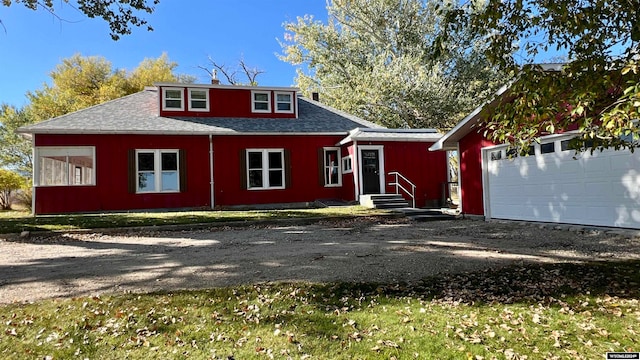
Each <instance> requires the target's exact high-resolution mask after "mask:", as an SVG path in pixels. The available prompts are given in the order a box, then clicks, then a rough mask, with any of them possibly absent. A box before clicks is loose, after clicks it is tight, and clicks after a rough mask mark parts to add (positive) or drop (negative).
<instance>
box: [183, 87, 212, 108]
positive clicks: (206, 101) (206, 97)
mask: <svg viewBox="0 0 640 360" xmlns="http://www.w3.org/2000/svg"><path fill="white" fill-rule="evenodd" d="M193 91H204V94H205V97H204V101H205V105H206V106H205V107H204V109H202V108H194V107H192V106H191V101H192V100H193V99H192V98H191V93H192V92H193ZM188 93H189V96H188V97H189V106H188V108H189V111H202V112H206V111H209V89H200V88H197V89H193V88H190V89H188ZM198 101H202V100H201V99H198Z"/></svg>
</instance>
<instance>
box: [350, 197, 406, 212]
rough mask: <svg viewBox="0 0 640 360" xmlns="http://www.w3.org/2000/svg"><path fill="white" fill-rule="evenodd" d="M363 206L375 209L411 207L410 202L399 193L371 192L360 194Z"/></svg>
mask: <svg viewBox="0 0 640 360" xmlns="http://www.w3.org/2000/svg"><path fill="white" fill-rule="evenodd" d="M360 204H361V205H362V206H366V207H370V208H375V209H397V208H407V207H409V202H408V201H407V200H406V199H405V198H403V197H402V195H399V194H370V195H362V196H360Z"/></svg>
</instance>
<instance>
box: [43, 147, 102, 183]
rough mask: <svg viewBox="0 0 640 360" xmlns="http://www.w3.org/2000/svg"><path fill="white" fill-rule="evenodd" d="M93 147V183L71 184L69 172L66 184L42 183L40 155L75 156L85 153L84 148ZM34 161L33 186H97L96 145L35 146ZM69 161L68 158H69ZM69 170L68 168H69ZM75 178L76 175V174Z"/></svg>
mask: <svg viewBox="0 0 640 360" xmlns="http://www.w3.org/2000/svg"><path fill="white" fill-rule="evenodd" d="M87 149H91V159H92V161H93V162H92V165H91V166H92V167H91V169H92V171H91V183H90V184H71V183H70V182H71V175H75V174H70V173H67V183H66V184H62V185H60V184H54V185H41V184H40V177H41V174H40V170H41V169H40V157H41V156H43V154H42V153H44V156H73V155H74V154H75V155H84V154H85V152H84V151H83V150H87ZM33 152H34V157H33V159H34V161H33V168H34V169H33V170H34V171H33V186H34V187H35V186H38V187H52V186H96V147H95V146H38V147H35V148H34V151H33ZM67 163H68V160H67ZM67 171H68V169H67ZM74 178H75V176H74Z"/></svg>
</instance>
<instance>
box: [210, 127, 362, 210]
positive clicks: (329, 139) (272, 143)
mask: <svg viewBox="0 0 640 360" xmlns="http://www.w3.org/2000/svg"><path fill="white" fill-rule="evenodd" d="M341 139H342V136H312V135H310V136H294V135H292V136H286V135H273V136H219V137H215V138H214V141H213V144H214V154H215V155H214V166H213V169H214V172H215V194H216V205H217V206H228V205H250V204H269V203H291V202H306V201H313V200H316V199H331V198H334V199H340V198H343V195H344V194H343V189H342V188H341V187H324V185H320V181H319V178H320V176H321V173H320V168H319V165H318V150H319V149H322V147H326V146H334V145H335V144H336V143H338V142H339V141H340V140H341ZM247 148H252V149H269V148H273V149H286V150H288V151H289V153H290V155H291V169H290V171H291V184H290V185H291V186H290V188H287V189H282V190H246V189H243V188H242V184H241V174H240V161H241V160H240V156H241V154H242V151H243V150H245V149H247ZM353 199H354V195H353V193H351V196H350V197H349V198H346V199H345V200H353Z"/></svg>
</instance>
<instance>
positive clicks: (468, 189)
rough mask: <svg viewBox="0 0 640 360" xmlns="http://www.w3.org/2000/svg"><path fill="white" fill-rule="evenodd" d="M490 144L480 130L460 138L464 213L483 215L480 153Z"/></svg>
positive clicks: (461, 190) (461, 192)
mask: <svg viewBox="0 0 640 360" xmlns="http://www.w3.org/2000/svg"><path fill="white" fill-rule="evenodd" d="M492 145H494V143H493V142H491V141H490V140H487V139H486V138H485V137H484V136H482V134H481V131H480V130H478V131H471V132H470V133H469V134H467V135H466V136H465V137H463V138H462V139H460V142H459V146H460V185H461V188H460V198H461V199H462V212H463V213H464V214H471V215H484V205H483V196H482V155H481V154H482V148H483V147H486V146H492Z"/></svg>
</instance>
